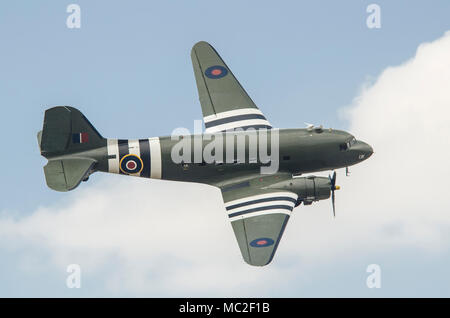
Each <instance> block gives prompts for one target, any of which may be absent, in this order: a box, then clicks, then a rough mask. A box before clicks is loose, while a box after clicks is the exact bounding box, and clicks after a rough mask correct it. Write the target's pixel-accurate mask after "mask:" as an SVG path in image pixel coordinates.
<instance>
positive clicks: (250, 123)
mask: <svg viewBox="0 0 450 318" xmlns="http://www.w3.org/2000/svg"><path fill="white" fill-rule="evenodd" d="M243 127H247V128H250V127H253V128H255V129H256V128H269V129H270V128H272V126H271V125H270V124H269V122H268V121H267V120H265V119H245V120H238V121H234V122H230V123H227V124H222V125H217V126H214V127H211V128H206V130H205V131H206V133H214V132H219V131H224V130H228V129H235V128H243Z"/></svg>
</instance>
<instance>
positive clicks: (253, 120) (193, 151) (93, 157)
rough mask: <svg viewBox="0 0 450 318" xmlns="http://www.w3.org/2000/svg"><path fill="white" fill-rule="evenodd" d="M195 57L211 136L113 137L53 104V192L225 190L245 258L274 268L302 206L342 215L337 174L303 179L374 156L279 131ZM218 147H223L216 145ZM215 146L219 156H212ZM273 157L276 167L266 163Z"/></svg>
mask: <svg viewBox="0 0 450 318" xmlns="http://www.w3.org/2000/svg"><path fill="white" fill-rule="evenodd" d="M191 58H192V63H193V67H194V73H195V79H196V82H197V88H198V93H199V97H200V104H201V107H202V112H203V121H204V124H205V131H204V133H202V134H196V135H188V136H178V138H174V136H166V137H152V138H144V139H130V140H127V139H109V138H103V137H102V136H101V135H100V133H99V132H98V131H97V130H96V129H95V128H94V126H92V124H91V123H90V122H89V121H88V120H87V119H86V117H84V115H83V114H82V113H81V112H80V111H79V110H77V109H76V108H73V107H69V106H57V107H53V108H50V109H48V110H46V112H45V117H44V124H43V129H42V130H41V131H40V132H39V133H38V142H39V147H40V151H41V154H42V156H44V157H45V158H47V159H48V163H47V165H46V166H45V167H44V173H45V178H46V182H47V185H48V186H49V187H50V188H51V189H54V190H57V191H69V190H73V189H74V188H76V187H77V186H78V185H79V184H80V183H81V181H86V180H87V179H88V177H89V175H91V174H92V173H94V172H96V171H102V172H109V173H118V174H123V175H130V176H136V177H143V178H153V179H163V180H172V181H184V182H197V183H205V184H208V185H211V186H215V187H218V188H219V189H220V190H221V192H222V197H223V201H224V203H225V211H226V213H227V215H228V218H229V220H230V222H231V225H232V227H233V230H234V234H235V235H236V239H237V242H238V244H239V248H240V250H241V253H242V256H243V258H244V260H245V261H246V262H247V263H248V264H250V265H255V266H264V265H267V264H269V263H270V262H271V261H272V259H273V257H274V254H275V252H276V250H277V247H278V244H279V243H280V239H281V236H282V235H283V231H284V229H285V227H286V224H287V222H288V220H289V217H290V215H291V213H292V210H293V209H294V208H295V207H297V206H299V205H301V204H302V203H303V204H304V205H308V204H311V203H312V202H314V201H318V200H324V199H328V198H329V197H330V196H331V198H332V205H333V214H334V191H335V190H337V189H339V187H338V186H337V185H336V172H334V173H333V175H332V176H329V177H317V176H313V175H309V176H300V175H303V174H305V173H312V172H317V171H327V170H334V169H338V168H344V167H348V166H351V165H354V164H357V163H359V162H361V161H363V160H365V159H367V158H369V157H370V156H371V154H372V153H373V150H372V148H371V147H370V146H369V145H368V144H367V143H365V142H363V141H360V140H357V139H355V137H354V136H353V135H351V134H349V133H347V132H345V131H340V130H334V129H324V128H322V127H314V126H312V125H311V126H309V127H307V128H304V129H297V128H295V129H275V128H272V125H271V124H270V122H269V121H268V119H267V118H266V116H265V115H264V114H263V113H262V112H261V111H260V110H259V108H258V107H257V106H256V105H255V104H254V103H253V101H252V100H251V98H250V97H249V96H248V95H247V93H246V91H245V90H244V89H243V88H242V86H241V85H240V84H239V82H238V81H237V79H236V77H235V76H234V75H233V73H232V72H231V70H230V68H229V67H228V66H227V65H226V64H225V62H224V61H223V60H222V58H221V57H220V56H219V54H218V53H217V52H216V51H215V49H214V48H213V47H212V46H211V45H209V44H208V43H206V42H199V43H197V44H195V45H194V47H193V48H192V53H191ZM219 139H220V140H221V141H222V142H221V143H218V142H217V141H218V140H219ZM210 141H216V143H215V144H214V147H211V145H210ZM240 141H241V142H240ZM180 145H182V146H183V145H184V146H185V147H184V148H183V147H181V148H180ZM218 145H219V146H218ZM211 148H214V150H213V151H210V152H211V156H210V157H211V158H212V159H211V158H206V157H205V153H207V150H208V149H209V150H211ZM252 148H253V150H252ZM174 149H176V151H174ZM178 149H181V150H180V151H178ZM255 149H256V150H255ZM262 150H264V151H262ZM266 152H267V153H268V152H270V153H271V156H270V158H269V159H270V160H267V158H266V156H263V154H265V153H266ZM221 153H222V154H226V159H224V158H223V156H222V158H220V156H219V154H221ZM175 157H177V158H175ZM180 158H181V160H180ZM264 169H266V171H264ZM263 171H264V172H263Z"/></svg>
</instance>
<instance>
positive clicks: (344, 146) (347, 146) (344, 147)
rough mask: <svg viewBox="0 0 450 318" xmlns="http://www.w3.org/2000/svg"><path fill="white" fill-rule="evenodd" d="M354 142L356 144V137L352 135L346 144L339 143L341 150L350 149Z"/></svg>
mask: <svg viewBox="0 0 450 318" xmlns="http://www.w3.org/2000/svg"><path fill="white" fill-rule="evenodd" d="M354 144H356V138H355V137H352V138H351V139H350V140H349V141H347V142H346V143H345V144H341V145H339V149H340V150H341V151H345V150H348V149H350V148H351V147H352V146H353V145H354Z"/></svg>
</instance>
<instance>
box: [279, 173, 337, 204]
mask: <svg viewBox="0 0 450 318" xmlns="http://www.w3.org/2000/svg"><path fill="white" fill-rule="evenodd" d="M271 188H278V189H284V190H288V191H291V192H294V193H296V194H297V195H298V199H297V203H296V205H295V206H298V205H299V204H300V203H302V202H303V204H305V205H309V204H311V203H313V202H314V201H319V200H326V199H328V198H329V197H330V194H331V182H330V179H329V178H327V177H316V176H308V177H299V178H292V179H290V180H285V181H282V182H280V183H277V184H274V185H273V186H271Z"/></svg>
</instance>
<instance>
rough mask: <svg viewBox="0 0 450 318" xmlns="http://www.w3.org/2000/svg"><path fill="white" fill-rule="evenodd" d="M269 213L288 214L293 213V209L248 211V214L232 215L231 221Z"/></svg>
mask: <svg viewBox="0 0 450 318" xmlns="http://www.w3.org/2000/svg"><path fill="white" fill-rule="evenodd" d="M268 214H286V215H291V211H289V210H284V209H274V210H268V211H258V212H253V213H248V214H243V215H238V216H235V217H232V218H230V222H234V221H238V220H242V219H248V218H251V217H255V216H260V215H268Z"/></svg>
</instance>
